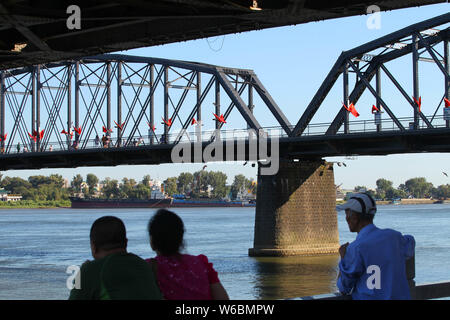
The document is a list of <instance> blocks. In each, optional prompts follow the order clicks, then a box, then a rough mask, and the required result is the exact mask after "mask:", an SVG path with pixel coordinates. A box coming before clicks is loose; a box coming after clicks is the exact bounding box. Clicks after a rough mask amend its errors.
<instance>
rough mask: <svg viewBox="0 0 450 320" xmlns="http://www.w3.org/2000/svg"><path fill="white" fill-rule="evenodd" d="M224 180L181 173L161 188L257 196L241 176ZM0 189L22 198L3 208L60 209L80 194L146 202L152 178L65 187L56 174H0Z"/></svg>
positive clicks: (91, 178) (80, 181)
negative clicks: (248, 193)
mask: <svg viewBox="0 0 450 320" xmlns="http://www.w3.org/2000/svg"><path fill="white" fill-rule="evenodd" d="M226 181H227V175H226V174H225V173H223V172H220V171H205V170H201V171H197V172H195V173H193V174H192V173H189V172H183V173H181V174H180V175H179V176H178V177H170V178H167V179H166V180H164V181H163V185H162V189H163V191H164V192H165V193H166V194H168V195H169V196H173V195H176V194H183V195H186V196H190V197H192V198H199V197H209V198H217V199H219V198H224V197H226V196H228V195H231V198H236V196H237V194H238V193H239V191H240V190H249V191H250V193H253V194H256V183H255V182H254V181H253V179H248V178H246V177H245V176H244V175H242V174H239V175H236V176H235V177H234V181H233V183H232V184H231V185H227V184H226ZM158 187H160V186H158ZM0 188H4V189H5V190H7V191H9V192H10V193H12V194H20V195H21V196H22V200H21V201H18V203H13V202H12V201H9V202H8V203H3V204H2V203H1V202H0V204H1V205H3V206H10V207H14V206H18V205H21V206H25V207H41V206H42V207H45V206H53V207H59V206H70V200H69V197H70V196H80V195H81V196H84V197H99V198H107V199H113V198H123V199H125V198H136V199H148V198H149V197H150V195H151V178H150V175H145V176H144V177H143V178H142V180H141V181H139V182H138V181H136V180H135V179H130V178H123V179H122V180H121V182H119V181H118V180H117V179H111V178H106V179H104V180H102V181H100V179H99V178H98V177H97V176H96V175H95V174H93V173H89V174H87V175H86V178H85V179H84V178H83V177H82V176H81V175H80V174H77V175H76V176H74V177H73V179H72V181H71V182H70V185H68V186H67V183H66V181H65V179H64V178H63V177H62V176H61V175H58V174H52V175H50V176H43V175H36V176H30V177H28V179H22V178H20V177H3V176H2V175H1V174H0Z"/></svg>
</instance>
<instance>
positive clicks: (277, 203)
mask: <svg viewBox="0 0 450 320" xmlns="http://www.w3.org/2000/svg"><path fill="white" fill-rule="evenodd" d="M261 168H262V167H261V165H260V167H258V189H257V203H256V215H255V234H254V242H253V248H251V249H249V255H250V256H287V255H319V254H331V253H337V252H338V248H339V233H338V225H337V213H336V209H335V208H336V191H335V185H334V171H333V164H332V163H328V162H326V161H324V160H322V159H317V160H300V161H297V162H295V161H291V160H282V159H280V165H279V170H278V172H277V173H276V174H275V175H261Z"/></svg>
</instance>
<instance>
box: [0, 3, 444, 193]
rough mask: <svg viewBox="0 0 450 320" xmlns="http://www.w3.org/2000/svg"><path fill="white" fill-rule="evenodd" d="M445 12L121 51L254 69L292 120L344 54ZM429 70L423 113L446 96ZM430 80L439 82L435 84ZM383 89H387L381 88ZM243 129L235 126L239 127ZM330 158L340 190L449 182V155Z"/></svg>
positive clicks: (127, 171)
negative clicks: (421, 180)
mask: <svg viewBox="0 0 450 320" xmlns="http://www.w3.org/2000/svg"><path fill="white" fill-rule="evenodd" d="M449 9H450V5H449V4H438V5H430V6H423V7H419V8H410V9H402V10H396V11H392V12H382V13H381V28H380V29H379V30H376V29H368V28H367V27H366V21H367V18H368V16H356V17H349V18H342V19H334V20H328V21H321V22H311V23H308V24H301V25H297V26H289V27H281V28H274V29H267V30H260V31H251V32H245V33H240V34H233V35H226V36H224V37H216V38H209V39H201V40H194V41H188V42H181V43H176V44H169V45H164V46H157V47H149V48H141V49H135V50H129V51H125V52H122V53H124V54H130V55H140V56H150V57H160V58H169V59H177V60H188V61H199V62H206V63H211V64H217V65H222V66H230V67H238V68H246V69H252V70H254V71H255V72H256V74H257V75H258V77H259V78H260V80H261V81H262V82H263V84H264V85H265V87H266V88H267V89H268V90H269V92H270V93H271V95H272V96H273V98H274V99H275V101H276V102H277V103H278V105H279V106H280V107H281V109H282V110H283V112H284V113H285V114H286V116H287V117H288V118H289V119H290V122H291V123H293V124H295V123H296V122H297V121H298V119H299V118H300V116H301V114H302V113H303V111H304V110H305V108H306V106H307V105H308V103H309V101H310V100H311V98H312V97H313V95H314V94H315V92H316V90H317V89H318V88H319V86H320V84H321V82H322V81H323V79H324V77H325V76H326V74H327V73H328V72H329V70H330V68H331V67H332V65H333V64H334V62H335V60H336V59H337V57H338V56H339V54H340V53H341V52H342V51H344V50H350V49H352V48H353V47H355V46H358V45H361V44H364V43H365V42H368V41H370V40H373V39H376V38H378V37H380V36H383V35H385V34H388V33H390V32H393V31H396V30H398V29H400V28H403V27H406V26H408V25H410V24H413V23H416V22H419V21H422V20H425V19H428V18H432V17H434V16H437V15H440V14H443V13H446V12H448V11H449ZM408 63H410V58H409V56H408V58H407V61H399V62H397V65H392V66H391V67H390V68H392V69H391V72H392V73H394V74H395V75H396V76H402V77H400V79H402V81H403V82H402V84H403V85H404V86H405V88H407V90H408V92H411V93H412V84H411V79H412V74H411V73H412V69H411V67H407V65H408ZM422 64H423V63H422ZM422 64H421V65H422ZM421 65H420V66H421ZM433 67H434V69H436V70H429V69H430V67H428V66H425V67H423V68H424V70H425V71H426V72H423V73H422V74H421V75H420V76H421V78H420V82H421V96H422V100H423V106H422V111H423V112H424V113H425V114H427V115H428V114H432V113H433V112H434V110H435V108H436V106H437V103H438V102H439V100H440V99H441V97H442V95H443V93H444V81H443V77H442V76H439V77H438V78H437V77H435V75H439V71H438V70H437V67H436V66H433ZM404 70H406V75H404V74H403V75H402V72H403V73H405V71H404ZM432 79H438V80H436V82H433V81H431V80H432ZM336 87H337V89H336V90H337V91H336V90H334V91H332V92H331V93H330V97H329V98H327V100H326V101H325V102H327V101H333V103H325V104H324V105H323V106H322V108H321V109H320V111H319V112H318V113H317V115H316V116H315V117H314V119H313V121H312V122H313V123H318V122H328V121H330V120H331V118H334V116H335V115H336V113H337V112H338V111H339V108H340V101H342V86H339V85H338V86H336ZM388 90H389V89H388ZM393 92H394V91H393ZM384 94H386V92H385V91H384ZM399 95H400V94H399V93H395V94H394V93H393V95H392V97H389V99H391V100H389V104H390V105H391V108H392V109H393V110H394V113H396V115H398V116H412V114H411V112H410V109H411V108H409V109H408V108H402V109H401V110H397V109H395V108H393V107H392V105H396V102H397V101H399V103H400V100H401V101H402V102H401V103H402V104H404V103H405V102H404V101H403V98H400V97H399ZM366 99H367V100H362V101H363V102H361V105H362V104H363V103H364V105H366V104H367V105H368V106H371V104H372V103H373V98H370V95H369V96H368V98H366ZM336 101H337V103H336ZM426 102H428V103H429V110H424V108H426V107H427V103H426ZM360 108H361V109H358V112H359V113H360V114H361V117H360V118H359V119H367V120H370V119H372V115H371V114H370V108H369V107H367V108H365V109H364V110H362V107H360ZM255 113H256V117H257V119H258V120H259V121H260V122H261V123H262V124H263V126H267V125H271V124H273V122H272V120H271V119H269V118H267V116H266V114H267V112H265V110H264V109H261V108H260V109H258V104H257V103H256V108H255ZM439 114H441V112H439ZM266 118H267V119H266ZM236 127H239V126H236ZM242 127H243V126H240V128H242ZM327 160H329V161H344V162H345V163H346V164H347V167H338V166H335V182H336V184H342V187H344V188H353V187H354V186H356V185H365V186H367V187H369V188H373V187H375V181H376V179H378V178H387V179H389V180H391V181H393V182H394V185H395V186H398V185H399V184H400V183H403V182H404V181H406V180H407V179H409V178H413V177H418V176H421V177H425V178H426V179H427V180H428V181H430V182H432V183H433V184H434V185H440V184H446V183H450V180H449V178H447V177H446V176H445V175H443V173H442V172H443V171H445V172H447V173H449V174H450V154H411V155H390V156H381V157H374V156H365V157H358V158H357V159H354V160H350V159H344V158H328V159H327ZM201 168H202V164H190V165H189V164H185V165H179V164H177V165H173V164H167V165H159V166H118V167H96V168H93V167H91V168H76V169H54V170H53V169H52V170H50V169H45V170H20V171H13V170H11V171H7V172H2V173H3V174H5V175H8V176H20V177H24V178H27V177H28V176H30V175H36V174H43V175H48V174H51V173H59V174H61V175H63V176H64V177H66V178H68V179H69V180H70V179H71V178H72V177H73V176H74V175H75V174H77V173H80V174H82V175H83V176H85V175H86V174H87V173H91V172H92V173H95V174H96V175H97V176H99V177H100V178H105V177H111V178H115V179H121V178H122V177H130V178H134V179H136V180H141V178H142V176H144V175H145V174H150V176H151V177H152V178H159V179H165V178H167V177H170V176H176V175H178V174H179V173H181V172H183V171H190V172H194V171H196V170H200V169H201ZM207 170H220V171H223V172H225V173H226V174H227V175H228V182H229V183H231V182H232V179H233V177H234V175H236V174H239V173H242V174H244V175H246V176H247V177H249V178H251V177H252V178H255V179H256V168H252V167H251V166H249V165H247V166H245V167H244V166H243V165H242V163H210V164H208V167H207Z"/></svg>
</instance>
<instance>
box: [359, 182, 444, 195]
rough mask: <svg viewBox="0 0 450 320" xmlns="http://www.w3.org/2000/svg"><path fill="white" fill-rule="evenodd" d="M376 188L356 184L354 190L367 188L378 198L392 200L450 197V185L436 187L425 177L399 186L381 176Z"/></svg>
mask: <svg viewBox="0 0 450 320" xmlns="http://www.w3.org/2000/svg"><path fill="white" fill-rule="evenodd" d="M376 186H377V187H376V189H375V190H367V188H366V187H365V186H356V187H355V189H354V191H356V192H358V191H360V190H367V192H368V193H369V194H371V196H372V197H374V198H375V199H377V200H392V199H406V198H433V199H447V198H450V185H449V184H442V185H439V186H437V187H435V186H434V185H433V184H432V183H431V182H428V181H427V180H426V178H424V177H416V178H411V179H408V180H406V181H405V183H401V184H400V185H399V186H398V187H397V188H395V187H394V183H393V182H392V181H390V180H388V179H384V178H380V179H378V180H377V181H376Z"/></svg>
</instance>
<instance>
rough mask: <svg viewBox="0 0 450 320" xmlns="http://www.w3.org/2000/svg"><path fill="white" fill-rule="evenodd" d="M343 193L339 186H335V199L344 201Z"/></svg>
mask: <svg viewBox="0 0 450 320" xmlns="http://www.w3.org/2000/svg"><path fill="white" fill-rule="evenodd" d="M344 199H345V193H344V192H343V190H341V189H340V188H339V187H337V188H336V201H344Z"/></svg>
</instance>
